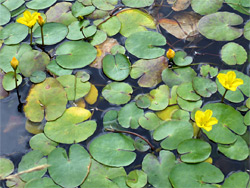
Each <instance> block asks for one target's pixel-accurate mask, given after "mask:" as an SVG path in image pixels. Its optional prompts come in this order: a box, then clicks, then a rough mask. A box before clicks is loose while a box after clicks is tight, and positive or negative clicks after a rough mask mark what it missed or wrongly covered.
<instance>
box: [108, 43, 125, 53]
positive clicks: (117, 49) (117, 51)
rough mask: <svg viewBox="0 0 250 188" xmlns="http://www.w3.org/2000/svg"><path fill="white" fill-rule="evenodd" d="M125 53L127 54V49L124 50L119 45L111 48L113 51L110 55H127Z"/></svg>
mask: <svg viewBox="0 0 250 188" xmlns="http://www.w3.org/2000/svg"><path fill="white" fill-rule="evenodd" d="M125 52H126V50H125V48H124V47H123V46H121V45H119V44H118V45H115V46H113V47H112V48H111V50H110V53H111V54H112V55H116V54H117V53H120V54H125Z"/></svg>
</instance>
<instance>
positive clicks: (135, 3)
mask: <svg viewBox="0 0 250 188" xmlns="http://www.w3.org/2000/svg"><path fill="white" fill-rule="evenodd" d="M153 2H154V0H144V1H141V0H122V3H123V4H124V5H126V6H128V7H135V8H140V7H147V6H150V5H152V4H153Z"/></svg>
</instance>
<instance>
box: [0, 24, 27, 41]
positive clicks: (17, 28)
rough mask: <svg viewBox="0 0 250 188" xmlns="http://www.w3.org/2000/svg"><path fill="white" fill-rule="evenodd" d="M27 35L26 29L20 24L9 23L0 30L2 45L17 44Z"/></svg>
mask: <svg viewBox="0 0 250 188" xmlns="http://www.w3.org/2000/svg"><path fill="white" fill-rule="evenodd" d="M27 35H28V27H27V26H25V25H23V24H20V23H10V24H8V25H6V26H5V27H4V28H3V29H1V30H0V39H4V44H19V43H20V42H22V41H23V40H24V39H25V38H26V37H27Z"/></svg>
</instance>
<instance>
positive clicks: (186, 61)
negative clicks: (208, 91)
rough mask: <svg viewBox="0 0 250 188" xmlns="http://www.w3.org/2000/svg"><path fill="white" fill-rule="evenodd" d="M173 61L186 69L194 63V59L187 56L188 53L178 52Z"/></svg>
mask: <svg viewBox="0 0 250 188" xmlns="http://www.w3.org/2000/svg"><path fill="white" fill-rule="evenodd" d="M173 60H174V64H176V65H177V66H180V67H185V66H187V65H190V64H191V63H192V61H193V58H192V57H191V56H187V53H186V52H184V51H178V52H176V53H175V56H174V59H173Z"/></svg>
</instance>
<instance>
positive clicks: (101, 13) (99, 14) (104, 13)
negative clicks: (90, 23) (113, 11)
mask: <svg viewBox="0 0 250 188" xmlns="http://www.w3.org/2000/svg"><path fill="white" fill-rule="evenodd" d="M108 15H109V11H107V10H99V9H95V11H94V12H92V13H91V14H90V15H88V16H87V18H88V19H93V20H96V19H102V18H105V17H106V16H108Z"/></svg>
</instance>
